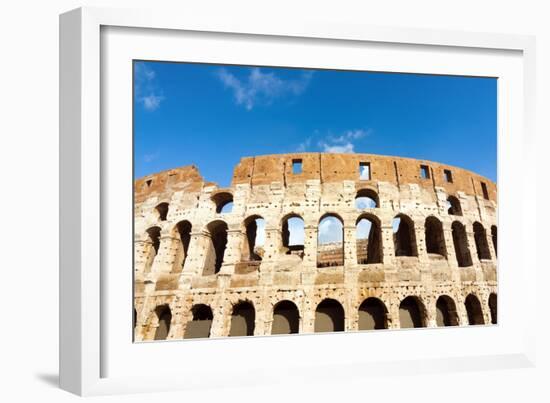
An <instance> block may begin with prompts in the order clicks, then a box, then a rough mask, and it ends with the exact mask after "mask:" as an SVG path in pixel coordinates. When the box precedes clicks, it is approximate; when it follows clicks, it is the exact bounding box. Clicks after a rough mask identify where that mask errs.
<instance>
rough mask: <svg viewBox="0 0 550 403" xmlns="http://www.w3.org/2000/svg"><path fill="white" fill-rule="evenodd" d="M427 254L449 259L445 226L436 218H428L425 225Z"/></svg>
mask: <svg viewBox="0 0 550 403" xmlns="http://www.w3.org/2000/svg"><path fill="white" fill-rule="evenodd" d="M424 234H425V239H426V252H427V253H429V254H430V253H432V254H437V255H441V256H445V257H447V248H446V246H445V235H444V234H443V224H442V223H441V221H439V220H438V219H437V218H436V217H434V216H429V217H428V218H426V221H425V223H424Z"/></svg>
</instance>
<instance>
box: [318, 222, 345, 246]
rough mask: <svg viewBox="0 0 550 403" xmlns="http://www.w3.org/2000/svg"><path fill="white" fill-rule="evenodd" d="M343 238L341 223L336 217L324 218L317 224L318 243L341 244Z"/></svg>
mask: <svg viewBox="0 0 550 403" xmlns="http://www.w3.org/2000/svg"><path fill="white" fill-rule="evenodd" d="M343 237H344V234H343V226H342V223H341V222H340V221H339V220H338V219H337V218H336V217H332V216H329V217H326V218H323V219H322V220H321V222H320V223H319V243H320V244H326V243H331V242H342V240H343Z"/></svg>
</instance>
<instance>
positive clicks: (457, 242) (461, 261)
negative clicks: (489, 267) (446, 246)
mask: <svg viewBox="0 0 550 403" xmlns="http://www.w3.org/2000/svg"><path fill="white" fill-rule="evenodd" d="M451 228H452V233H453V245H454V248H455V253H456V260H457V262H458V266H459V267H468V266H471V265H472V256H471V255H470V249H469V248H468V238H467V236H466V228H465V227H464V225H462V223H461V222H459V221H454V222H453V224H452V225H451Z"/></svg>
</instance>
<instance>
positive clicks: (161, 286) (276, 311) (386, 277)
mask: <svg viewBox="0 0 550 403" xmlns="http://www.w3.org/2000/svg"><path fill="white" fill-rule="evenodd" d="M496 209H497V188H496V185H495V184H494V183H493V182H491V181H490V180H488V179H486V178H484V177H482V176H479V175H477V174H475V173H472V172H470V171H466V170H464V169H460V168H456V167H451V166H447V165H442V164H439V163H435V162H431V161H421V160H415V159H408V158H396V157H387V156H379V155H369V154H322V153H321V154H320V153H301V154H284V155H268V156H258V157H246V158H242V159H241V161H240V162H239V164H238V165H237V167H236V168H235V170H234V174H233V179H232V184H231V187H230V188H223V189H222V188H219V187H218V186H217V185H216V184H214V183H209V182H206V181H204V179H203V178H202V177H201V175H200V173H199V171H198V169H197V168H196V167H195V166H186V167H182V168H176V169H172V170H169V171H165V172H161V173H158V174H155V175H151V176H147V177H144V178H141V179H138V180H136V181H135V211H134V220H135V234H134V239H135V248H134V270H135V272H134V275H135V276H134V277H135V289H134V297H135V300H134V306H135V309H134V335H135V341H143V340H158V339H184V338H196V337H224V336H244V335H269V334H285V333H310V332H322V331H342V330H345V331H356V330H369V329H382V328H390V329H395V328H405V327H434V326H452V325H469V324H470V325H472V324H491V323H496V321H497V296H496V293H497V221H496V220H497V214H496ZM328 218H330V219H332V220H333V221H332V223H331V224H330V225H331V226H330V227H328V226H327V227H326V228H331V229H332V231H340V233H338V234H336V236H335V237H333V238H332V241H331V242H326V243H323V242H321V240H320V237H319V232H320V230H319V229H320V224H321V223H322V222H323V220H326V219H328ZM260 220H261V221H262V223H263V225H261V226H260V225H259V223H260ZM292 220H294V221H293V222H292V225H291V224H290V223H291V221H292ZM364 224H365V225H366V228H367V229H368V236H364V235H362V236H358V234H359V233H360V231H359V229H358V227H359V226H361V225H364ZM297 228H298V229H297ZM260 231H262V232H263V238H262V239H264V241H263V244H262V245H259V244H256V243H257V240H258V232H260ZM292 231H301V232H302V234H301V237H300V236H297V237H296V236H295V237H294V241H292V239H293V236H292V235H291V232H292ZM323 231H324V230H323ZM359 238H360V239H359ZM296 239H301V241H296Z"/></svg>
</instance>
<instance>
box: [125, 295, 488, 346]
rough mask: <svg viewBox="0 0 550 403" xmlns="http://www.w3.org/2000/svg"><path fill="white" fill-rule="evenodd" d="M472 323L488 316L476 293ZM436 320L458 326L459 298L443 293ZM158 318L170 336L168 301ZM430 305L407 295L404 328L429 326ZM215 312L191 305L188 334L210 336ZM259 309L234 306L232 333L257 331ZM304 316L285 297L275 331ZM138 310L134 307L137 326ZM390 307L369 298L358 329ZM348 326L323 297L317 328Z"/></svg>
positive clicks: (162, 335)
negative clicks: (425, 304) (427, 305)
mask: <svg viewBox="0 0 550 403" xmlns="http://www.w3.org/2000/svg"><path fill="white" fill-rule="evenodd" d="M487 304H488V307H489V312H490V318H491V323H492V324H496V323H497V296H496V294H495V293H491V294H490V296H489V299H488V301H487ZM464 307H465V310H466V314H467V317H468V324H469V325H483V324H485V319H484V316H483V311H482V307H481V303H480V301H479V299H478V298H477V296H476V295H475V294H469V295H468V296H467V297H466V298H465V300H464ZM435 310H436V311H435V323H436V325H437V326H438V327H443V326H458V325H459V316H458V313H457V307H456V304H455V301H454V300H453V299H452V298H451V297H450V296H448V295H441V296H440V297H439V298H438V299H437V301H436V307H435ZM154 315H156V319H157V321H158V326H157V327H156V330H155V334H154V340H164V339H166V338H167V336H168V334H169V331H170V326H171V321H172V313H171V311H170V308H169V307H168V305H162V306H159V307H157V308H156V309H155V312H154ZM427 317H428V315H427V312H426V307H425V306H424V304H423V303H422V301H421V299H420V298H418V297H416V296H408V297H406V298H404V299H403V300H402V301H401V303H400V305H399V326H400V328H419V327H427V326H428V323H427ZM213 320H214V315H213V313H212V309H211V308H210V306H208V305H206V304H196V305H193V307H192V308H191V319H190V320H189V321H188V322H187V325H186V328H185V332H184V336H183V337H184V338H185V339H192V338H208V337H210V335H211V330H212V324H213ZM255 321H256V312H255V309H254V305H253V304H252V303H251V302H250V301H241V302H239V303H237V304H236V305H234V306H233V309H232V312H231V322H230V327H229V334H228V336H230V337H231V336H252V335H254V330H255ZM300 321H301V316H300V313H299V310H298V307H297V306H296V304H295V303H294V302H292V301H289V300H283V301H280V302H278V303H277V304H275V305H274V306H273V312H272V323H271V334H296V333H299V332H300ZM135 323H136V311H135V310H134V326H135ZM388 324H389V321H388V310H387V308H386V305H385V304H384V303H383V302H382V301H381V300H380V299H378V298H375V297H369V298H367V299H365V300H364V301H363V302H362V303H361V305H360V306H359V308H358V330H377V329H387V328H388ZM344 330H345V312H344V308H343V306H342V304H340V302H338V301H337V300H335V299H331V298H326V299H324V300H322V301H321V302H320V303H319V304H318V305H317V307H316V309H315V322H314V332H316V333H322V332H341V331H344Z"/></svg>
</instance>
